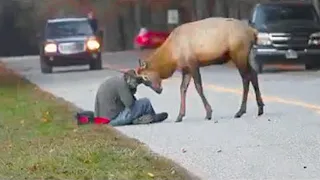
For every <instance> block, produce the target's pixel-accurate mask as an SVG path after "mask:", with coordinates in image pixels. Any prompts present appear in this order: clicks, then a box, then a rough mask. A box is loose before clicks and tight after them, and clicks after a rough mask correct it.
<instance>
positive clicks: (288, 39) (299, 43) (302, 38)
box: [270, 33, 310, 50]
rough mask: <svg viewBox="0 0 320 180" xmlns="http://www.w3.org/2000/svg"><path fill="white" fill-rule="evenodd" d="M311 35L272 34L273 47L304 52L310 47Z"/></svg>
mask: <svg viewBox="0 0 320 180" xmlns="http://www.w3.org/2000/svg"><path fill="white" fill-rule="evenodd" d="M309 36H310V33H271V34H270V40H271V42H272V45H273V46H274V47H275V48H277V49H280V50H286V49H293V50H304V49H305V48H307V47H308V41H309Z"/></svg>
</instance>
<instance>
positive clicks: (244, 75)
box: [234, 68, 251, 118]
mask: <svg viewBox="0 0 320 180" xmlns="http://www.w3.org/2000/svg"><path fill="white" fill-rule="evenodd" d="M239 72H240V75H241V79H242V85H243V91H242V101H241V106H240V109H239V111H238V112H237V113H236V114H235V115H234V117H235V118H240V117H241V116H242V115H243V114H245V113H246V112H247V101H248V93H249V85H250V79H251V77H250V76H251V74H250V72H249V71H248V70H247V69H246V70H242V69H241V68H239Z"/></svg>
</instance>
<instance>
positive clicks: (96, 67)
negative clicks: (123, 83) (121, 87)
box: [89, 57, 102, 70]
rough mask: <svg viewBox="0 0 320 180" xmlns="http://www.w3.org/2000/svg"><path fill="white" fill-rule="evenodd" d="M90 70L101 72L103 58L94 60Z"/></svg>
mask: <svg viewBox="0 0 320 180" xmlns="http://www.w3.org/2000/svg"><path fill="white" fill-rule="evenodd" d="M89 66H90V70H100V69H102V60H101V57H99V58H97V59H93V60H92V61H91V62H90V64H89Z"/></svg>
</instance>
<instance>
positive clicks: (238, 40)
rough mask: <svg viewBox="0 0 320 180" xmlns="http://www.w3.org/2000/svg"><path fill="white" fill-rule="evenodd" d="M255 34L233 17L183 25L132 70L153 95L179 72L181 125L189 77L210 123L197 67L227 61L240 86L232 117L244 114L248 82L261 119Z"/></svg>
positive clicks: (261, 102) (179, 117)
mask: <svg viewBox="0 0 320 180" xmlns="http://www.w3.org/2000/svg"><path fill="white" fill-rule="evenodd" d="M257 33H258V32H257V30H255V29H254V28H252V27H250V26H249V25H247V24H245V23H244V22H242V21H240V20H237V19H233V18H223V17H212V18H206V19H202V20H198V21H193V22H189V23H185V24H182V25H180V26H178V27H176V28H175V29H174V30H173V31H172V32H171V33H170V35H169V36H168V37H167V39H166V40H165V42H164V43H163V44H162V45H161V46H160V47H158V48H157V49H156V50H155V51H154V52H153V53H152V54H151V55H150V56H149V57H147V58H146V59H145V60H144V61H142V60H141V59H139V67H138V68H137V70H136V71H137V74H138V75H139V76H140V77H142V78H143V79H144V82H145V83H144V84H145V85H146V86H148V87H150V88H151V89H152V90H153V91H155V92H156V93H157V94H161V92H162V89H163V88H162V85H161V82H162V80H163V79H168V78H170V77H171V76H172V75H173V73H174V72H175V71H176V70H180V71H181V73H182V81H181V85H180V96H181V97H180V98H181V102H180V110H179V114H178V116H177V118H176V120H175V122H181V121H182V119H183V118H184V116H185V114H186V92H187V89H188V86H189V83H190V80H191V78H193V81H194V84H195V88H196V90H197V92H198V94H199V96H200V98H201V100H202V102H203V105H204V108H205V110H206V116H205V119H207V120H211V118H212V108H211V105H210V104H209V103H208V100H207V98H206V97H205V95H204V93H203V87H202V79H201V74H200V67H204V66H209V65H212V64H217V63H226V62H228V61H230V60H231V61H232V62H233V63H234V64H235V66H236V68H237V69H238V71H239V73H240V76H241V79H242V84H243V94H242V102H241V106H240V109H239V110H238V111H237V113H236V114H235V115H234V118H240V117H241V116H242V115H243V114H245V113H246V109H247V99H248V92H249V85H250V82H251V83H252V86H253V88H254V91H255V95H256V102H257V106H258V116H261V115H262V114H263V113H264V103H263V99H262V97H261V93H260V89H259V82H258V75H257V65H256V64H255V61H254V54H253V51H252V46H253V45H254V44H255V43H256V41H257ZM214 122H218V121H217V120H215V121H214Z"/></svg>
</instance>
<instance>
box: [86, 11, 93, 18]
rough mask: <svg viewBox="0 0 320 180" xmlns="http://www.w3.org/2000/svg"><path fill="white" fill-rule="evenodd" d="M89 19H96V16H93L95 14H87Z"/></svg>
mask: <svg viewBox="0 0 320 180" xmlns="http://www.w3.org/2000/svg"><path fill="white" fill-rule="evenodd" d="M87 16H88V18H89V19H93V18H94V15H93V12H92V11H90V12H89V13H88V14H87Z"/></svg>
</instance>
